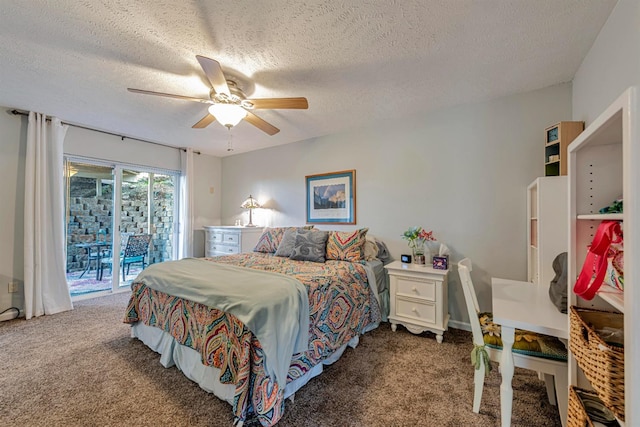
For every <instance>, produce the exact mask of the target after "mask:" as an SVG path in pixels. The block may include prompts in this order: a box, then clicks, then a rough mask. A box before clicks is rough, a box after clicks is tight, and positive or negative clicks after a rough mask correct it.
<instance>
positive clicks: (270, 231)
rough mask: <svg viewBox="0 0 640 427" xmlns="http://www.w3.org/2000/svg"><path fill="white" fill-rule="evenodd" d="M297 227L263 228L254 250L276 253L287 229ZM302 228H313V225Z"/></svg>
mask: <svg viewBox="0 0 640 427" xmlns="http://www.w3.org/2000/svg"><path fill="white" fill-rule="evenodd" d="M289 228H293V229H294V230H295V229H296V227H271V228H270V227H265V228H264V230H262V235H261V236H260V238H259V239H258V243H256V246H255V248H253V251H254V252H264V253H267V254H272V253H275V251H277V250H278V246H279V245H280V241H281V240H282V237H283V236H284V232H285V231H287V229H289ZM302 228H305V229H310V228H313V225H306V226H304V227H302Z"/></svg>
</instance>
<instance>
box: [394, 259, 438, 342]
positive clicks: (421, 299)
mask: <svg viewBox="0 0 640 427" xmlns="http://www.w3.org/2000/svg"><path fill="white" fill-rule="evenodd" d="M385 268H386V269H387V272H388V274H389V283H390V292H389V299H390V301H389V305H390V307H389V322H390V323H391V330H392V331H394V332H395V331H396V328H397V326H398V323H400V324H401V325H404V327H405V328H407V330H409V332H412V333H414V334H419V333H422V332H424V331H431V332H433V333H435V334H436V341H438V343H441V342H442V334H443V333H444V331H446V330H447V329H448V325H449V305H448V304H449V303H448V292H447V274H448V273H449V270H436V269H434V268H432V267H429V266H419V265H415V264H404V263H401V262H400V261H394V262H392V263H391V264H388V265H386V266H385Z"/></svg>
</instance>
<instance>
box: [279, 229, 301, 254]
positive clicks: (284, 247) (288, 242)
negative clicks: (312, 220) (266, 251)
mask: <svg viewBox="0 0 640 427" xmlns="http://www.w3.org/2000/svg"><path fill="white" fill-rule="evenodd" d="M298 230H304V228H302V227H300V228H295V227H291V228H287V229H286V230H285V232H284V234H283V235H282V240H281V241H280V244H279V245H278V249H277V250H276V253H275V254H274V255H275V256H284V257H289V256H291V254H292V253H293V248H294V247H295V245H296V233H297V232H298Z"/></svg>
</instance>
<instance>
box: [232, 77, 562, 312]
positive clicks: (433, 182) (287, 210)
mask: <svg viewBox="0 0 640 427" xmlns="http://www.w3.org/2000/svg"><path fill="white" fill-rule="evenodd" d="M570 119H571V85H570V84H563V85H558V86H553V87H549V88H545V89H541V90H538V91H534V92H530V93H525V94H520V95H515V96H510V97H505V98H500V99H496V100H493V101H489V102H484V103H480V104H474V105H465V106H460V107H456V108H451V109H447V110H444V111H438V112H432V113H429V114H426V115H420V116H417V117H414V118H411V119H407V120H406V121H404V122H389V123H382V124H378V125H376V126H372V127H370V128H366V129H360V130H358V131H354V132H350V133H343V134H336V135H329V136H325V137H321V138H315V139H312V140H307V141H303V142H300V143H294V144H289V145H285V146H279V147H274V148H269V149H265V150H260V151H256V152H252V153H246V154H239V155H235V156H231V157H225V158H223V159H222V184H223V194H222V218H223V224H226V225H228V224H233V223H234V221H235V219H237V218H242V219H243V223H244V222H246V219H247V218H246V215H247V214H246V212H243V210H242V209H241V208H239V206H240V204H241V203H242V201H243V200H244V198H246V197H247V196H248V195H249V193H252V194H253V195H254V196H255V197H257V198H258V200H259V201H260V202H261V203H263V204H266V205H267V207H268V208H269V209H261V210H258V211H255V216H254V223H257V224H258V225H273V226H282V225H300V224H304V223H305V215H306V213H305V175H310V174H317V173H325V172H332V171H340V170H345V169H356V181H357V182H356V195H357V225H356V227H358V228H360V227H369V229H370V233H372V234H373V235H375V236H377V237H379V238H381V239H382V240H383V241H384V242H385V243H386V244H387V245H388V246H389V249H390V250H391V252H392V254H393V256H394V257H395V258H399V255H400V254H401V253H407V252H408V248H407V245H406V241H404V240H402V239H401V234H402V232H403V231H404V230H405V229H407V228H408V227H409V226H412V225H419V226H423V227H425V228H427V229H429V230H433V232H434V235H435V237H436V238H438V239H439V240H440V241H442V242H444V243H446V244H447V245H448V246H449V247H450V249H451V251H452V254H453V257H452V261H453V262H457V261H459V260H460V259H461V258H463V257H465V256H468V257H470V258H471V259H472V261H473V263H474V270H473V273H474V280H475V283H476V286H477V291H478V293H479V297H480V301H481V302H480V304H481V305H482V306H483V307H489V306H490V286H489V283H490V277H491V276H499V277H507V278H513V279H521V280H526V189H527V185H528V184H529V183H531V181H533V180H534V179H535V178H536V177H538V176H541V175H544V167H543V161H544V159H543V157H544V149H543V147H544V129H545V128H546V127H547V126H549V125H551V124H553V123H556V122H558V121H561V120H570ZM319 228H325V229H328V228H331V229H339V227H338V226H319ZM342 228H353V226H343V227H342ZM452 273H453V274H450V276H449V280H450V287H449V291H450V303H449V310H450V312H451V316H452V319H454V320H461V321H465V322H466V321H467V316H466V313H465V308H464V307H465V305H464V299H463V294H462V289H461V288H460V284H459V280H458V277H457V274H456V270H453V271H452Z"/></svg>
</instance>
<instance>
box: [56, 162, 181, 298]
mask: <svg viewBox="0 0 640 427" xmlns="http://www.w3.org/2000/svg"><path fill="white" fill-rule="evenodd" d="M66 171H67V174H66V175H67V224H68V226H67V283H68V285H69V290H70V293H71V295H72V297H79V296H81V295H87V294H95V293H96V292H112V291H116V290H119V289H128V287H129V286H130V285H131V281H132V280H133V279H135V277H136V276H137V275H138V273H139V272H140V271H142V270H143V269H144V268H146V267H147V266H148V265H150V264H153V263H156V262H162V261H166V260H171V259H175V258H176V255H177V250H176V243H177V226H176V225H177V218H178V211H177V206H178V203H177V201H178V185H177V184H178V173H177V172H172V171H159V170H153V169H145V168H142V167H131V166H128V165H120V164H108V163H100V162H96V161H88V160H83V161H80V160H75V159H67V161H66ZM114 230H117V232H114Z"/></svg>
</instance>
